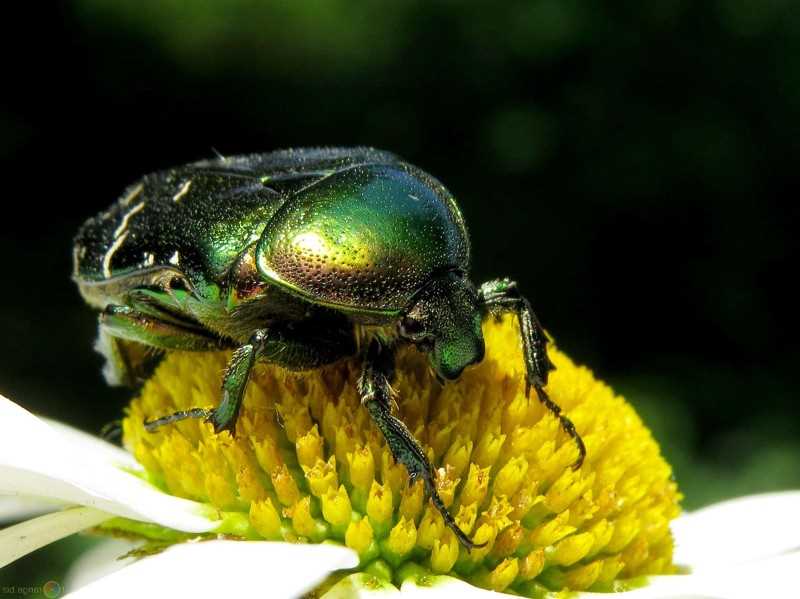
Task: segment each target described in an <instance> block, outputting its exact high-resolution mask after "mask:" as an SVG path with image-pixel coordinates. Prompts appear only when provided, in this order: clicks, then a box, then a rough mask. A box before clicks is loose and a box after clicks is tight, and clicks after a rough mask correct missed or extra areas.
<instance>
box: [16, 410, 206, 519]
mask: <svg viewBox="0 0 800 599" xmlns="http://www.w3.org/2000/svg"><path fill="white" fill-rule="evenodd" d="M0 426H1V427H2V428H1V429H0V493H3V494H12V495H33V496H38V497H49V498H51V499H56V500H60V501H63V502H65V503H73V504H80V505H87V506H90V507H94V508H97V509H99V510H102V511H105V512H109V513H111V514H115V515H118V516H124V517H127V518H133V519H135V520H143V521H146V522H155V523H157V524H160V525H162V526H166V527H169V528H174V529H177V530H183V531H187V532H206V531H209V530H212V529H214V527H215V526H217V525H218V521H214V520H213V518H214V515H213V514H212V512H211V510H210V509H209V508H208V506H204V505H203V504H199V503H196V502H194V501H188V500H186V499H180V498H178V497H173V496H171V495H167V494H166V493H163V492H161V491H159V490H158V489H156V488H155V487H153V486H152V485H150V484H148V483H146V482H145V481H143V480H142V479H140V478H138V477H137V476H134V475H133V474H130V473H128V472H125V471H123V470H120V469H119V468H118V467H117V463H118V461H117V460H118V458H119V457H120V455H119V454H120V452H119V450H117V449H116V448H113V446H111V445H110V444H107V443H105V442H103V441H101V440H99V439H97V440H94V441H93V442H91V443H89V442H77V441H76V439H77V438H78V437H80V436H81V435H83V434H82V433H75V434H72V435H66V434H64V431H63V429H59V430H56V429H54V428H52V427H50V426H48V425H47V424H46V423H45V422H44V421H42V420H40V419H39V418H37V417H35V416H34V415H33V414H31V413H30V412H28V411H27V410H25V409H23V408H21V407H20V406H18V405H17V404H15V403H13V402H12V401H10V400H8V399H6V398H4V397H2V396H0ZM84 441H86V440H85V439H84Z"/></svg>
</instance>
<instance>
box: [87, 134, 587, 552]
mask: <svg viewBox="0 0 800 599" xmlns="http://www.w3.org/2000/svg"><path fill="white" fill-rule="evenodd" d="M469 266H470V248H469V239H468V236H467V230H466V227H465V225H464V220H463V218H462V216H461V212H460V211H459V208H458V206H457V205H456V202H455V200H454V199H453V197H452V195H451V194H450V193H449V192H448V191H447V190H446V189H445V188H444V186H443V185H442V184H441V183H439V182H438V181H437V180H436V179H434V178H433V177H432V176H430V175H429V174H427V173H425V172H424V171H422V170H420V169H418V168H417V167H415V166H412V165H410V164H408V163H406V162H404V161H402V160H401V159H399V158H398V157H397V156H395V155H393V154H391V153H388V152H382V151H378V150H374V149H369V148H328V149H299V150H285V151H278V152H272V153H268V154H252V155H247V156H236V157H227V158H223V157H220V158H218V159H215V160H209V161H203V162H197V163H193V164H188V165H186V166H181V167H177V168H173V169H169V170H166V171H162V172H158V173H153V174H150V175H146V176H145V177H143V178H142V179H141V180H140V181H139V182H137V183H136V184H135V185H133V186H131V187H129V188H128V189H127V190H126V191H125V192H124V194H123V195H122V197H121V198H120V199H119V200H118V201H117V202H116V203H115V204H114V205H113V206H112V207H111V208H110V209H109V210H107V211H106V212H103V213H101V214H99V215H98V216H96V217H94V218H91V219H89V220H88V221H86V223H85V224H84V225H83V227H82V228H81V229H80V231H79V233H78V235H77V238H76V240H75V246H74V278H75V280H76V282H77V283H78V287H79V289H80V292H81V294H82V296H83V297H84V299H85V300H86V301H87V302H88V303H89V304H90V305H92V306H94V307H96V308H98V309H99V310H101V313H100V325H99V338H98V344H97V347H98V350H99V351H101V353H103V355H104V356H105V357H106V361H107V362H106V368H105V375H106V379H107V380H108V381H109V383H111V384H124V385H135V384H137V383H139V382H140V381H141V380H143V379H144V378H146V377H147V376H148V375H149V373H150V372H151V370H152V368H153V366H154V364H155V362H156V360H157V359H158V352H152V351H146V349H147V348H157V349H159V350H184V351H210V350H217V349H221V348H233V349H235V351H234V353H233V357H232V358H231V361H230V363H229V365H228V368H227V371H226V373H225V375H224V377H223V382H222V397H221V401H220V404H219V406H218V407H216V408H213V409H206V408H196V409H192V410H186V411H182V412H176V413H174V414H169V415H165V416H164V417H162V418H158V419H156V420H152V421H149V422H147V423H146V427H147V429H148V430H150V431H154V430H156V429H157V428H159V427H161V426H164V425H167V424H170V423H173V422H176V421H179V420H182V419H186V418H204V419H206V420H207V421H208V422H210V423H211V424H212V425H213V427H214V430H215V431H216V432H221V431H226V430H227V431H229V432H230V433H231V434H234V432H235V426H236V419H237V415H238V413H239V408H240V406H241V403H242V400H243V398H244V391H245V388H246V386H247V381H248V378H249V375H250V371H251V369H252V368H253V365H254V364H255V363H256V361H258V360H266V361H269V362H272V363H274V364H278V365H280V366H283V367H285V368H288V369H292V370H308V369H312V368H317V367H319V366H322V365H325V364H330V363H332V362H335V361H337V360H340V359H342V358H345V357H350V356H354V355H359V356H361V359H362V364H363V366H362V373H361V377H360V379H359V392H360V394H361V399H362V403H363V405H364V406H365V407H366V408H367V410H368V411H369V414H370V416H371V417H372V419H373V421H374V422H375V424H376V425H377V426H378V428H379V429H380V430H381V432H382V433H383V435H384V437H385V438H386V442H387V444H388V446H389V448H390V449H391V451H392V454H393V456H394V458H395V460H396V461H397V462H399V463H401V464H403V465H405V467H406V468H407V470H408V473H409V477H410V478H411V479H412V481H413V480H415V479H417V478H420V479H422V481H423V483H424V485H425V492H426V494H427V495H428V496H429V497H430V498H431V500H432V501H433V503H434V505H435V506H436V507H437V509H438V510H439V511H440V512H441V514H442V517H443V518H444V520H445V522H446V524H447V525H448V526H449V527H450V528H451V529H452V530H453V532H454V533H455V534H456V536H457V537H458V539H459V541H460V542H461V543H462V544H464V545H465V546H466V547H467V548H472V547H475V546H476V545H475V544H474V543H473V542H472V541H471V540H470V539H469V538H468V537H467V536H466V535H465V534H464V533H463V531H461V530H460V528H459V527H458V525H457V524H456V522H455V520H454V519H453V517H452V516H451V515H450V513H449V512H448V511H447V509H446V508H445V506H444V504H443V503H442V500H441V498H440V497H439V495H438V493H437V491H436V487H435V485H434V472H433V469H432V467H431V464H430V462H429V460H428V458H427V456H426V455H425V453H424V451H423V450H422V448H421V447H420V445H419V443H418V442H417V441H416V440H415V439H414V437H413V435H412V434H411V433H410V432H409V430H408V429H407V428H406V426H405V425H404V424H403V423H402V422H401V421H400V420H398V419H397V418H395V417H394V416H392V413H391V406H392V401H393V391H392V387H391V381H392V377H393V370H394V353H395V350H396V348H397V347H398V346H400V345H401V344H412V345H414V346H415V347H416V348H417V349H419V350H420V351H422V352H425V353H427V355H428V358H429V362H430V366H431V368H432V369H433V371H434V373H435V374H436V376H437V378H438V379H439V380H440V381H442V382H444V381H446V380H453V379H457V378H458V377H459V376H460V374H461V372H462V371H463V370H464V368H466V367H467V366H469V365H470V364H475V363H477V362H480V361H481V360H482V359H483V356H484V341H483V334H482V330H481V322H482V320H483V319H484V318H486V317H487V316H489V315H498V314H500V313H502V312H505V311H513V312H515V313H516V314H517V316H518V319H519V326H520V335H521V339H522V346H523V350H524V359H525V367H526V393H529V392H530V388H531V387H533V388H534V389H535V390H536V393H537V396H538V398H539V400H540V401H541V402H542V403H543V404H544V405H545V406H546V407H547V409H549V410H550V411H551V412H552V413H553V414H554V415H555V416H556V417H558V419H559V421H560V423H561V426H562V428H563V429H564V431H566V432H567V433H568V434H569V435H570V436H571V437H572V438H573V439H574V441H575V443H576V444H577V446H578V459H577V461H576V463H575V464H574V467H575V468H578V467H580V465H581V463H582V461H583V458H584V456H585V453H586V450H585V448H584V445H583V442H582V440H581V438H580V436H579V435H578V433H577V432H576V430H575V427H574V426H573V424H572V422H571V421H570V420H569V419H568V418H567V417H566V416H564V415H563V414H562V413H561V409H560V408H559V406H558V405H556V404H555V403H554V402H553V401H552V400H550V398H549V397H548V395H547V393H546V392H545V389H544V388H545V386H546V385H547V378H548V373H549V371H550V370H551V369H552V368H553V366H552V364H551V362H550V360H549V359H548V357H547V339H546V336H545V334H544V331H543V330H542V328H541V326H540V324H539V322H538V320H537V319H536V316H535V314H534V313H533V310H532V309H531V306H530V303H529V302H528V300H527V299H525V297H524V296H523V295H521V293H520V292H519V290H518V289H517V286H516V284H515V283H514V282H513V281H510V280H509V279H496V280H492V281H488V282H486V283H484V284H483V285H481V286H480V287H476V286H475V285H473V283H472V282H471V281H470V279H469Z"/></svg>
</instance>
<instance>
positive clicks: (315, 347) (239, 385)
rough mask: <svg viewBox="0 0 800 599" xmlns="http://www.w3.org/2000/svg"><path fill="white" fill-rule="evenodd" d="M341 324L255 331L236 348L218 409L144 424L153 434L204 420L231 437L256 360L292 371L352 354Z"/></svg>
mask: <svg viewBox="0 0 800 599" xmlns="http://www.w3.org/2000/svg"><path fill="white" fill-rule="evenodd" d="M342 324H343V323H341V322H334V323H330V322H327V321H326V322H325V323H320V322H319V321H316V320H313V319H311V320H309V321H307V322H302V323H294V325H293V326H292V327H291V329H290V328H287V327H280V326H275V327H272V328H269V329H266V328H265V329H258V330H256V331H255V332H254V333H253V334H252V335H251V336H250V339H249V341H248V342H247V343H246V344H245V345H242V346H241V347H239V348H238V349H237V350H236V351H235V352H234V353H233V357H232V358H231V360H230V362H229V363H228V368H227V370H226V371H225V376H224V377H223V380H222V400H221V401H220V404H219V406H218V407H216V408H213V409H208V408H193V409H191V410H183V411H180V412H175V413H174V414H169V415H167V416H164V417H162V418H158V419H156V420H151V421H148V422H145V428H146V429H147V430H148V431H150V432H153V431H155V430H156V429H158V428H159V427H161V426H164V425H166V424H172V423H173V422H179V421H181V420H185V419H187V418H204V419H206V421H208V422H210V423H211V424H212V425H213V426H214V432H216V433H219V432H222V431H225V430H227V431H229V432H230V433H231V434H233V433H234V430H235V428H236V421H237V419H238V416H239V410H240V409H241V406H242V401H244V394H245V390H246V388H247V382H248V380H249V379H250V373H251V371H252V369H253V366H255V364H256V362H257V361H258V360H259V359H264V360H266V361H269V362H271V363H274V364H279V365H281V366H284V367H286V368H290V369H294V370H308V369H310V368H316V367H318V366H322V365H324V364H329V363H331V362H334V361H336V360H337V359H339V358H342V357H344V356H349V355H352V354H353V353H354V352H355V349H356V344H355V338H354V337H353V331H352V327H347V326H342Z"/></svg>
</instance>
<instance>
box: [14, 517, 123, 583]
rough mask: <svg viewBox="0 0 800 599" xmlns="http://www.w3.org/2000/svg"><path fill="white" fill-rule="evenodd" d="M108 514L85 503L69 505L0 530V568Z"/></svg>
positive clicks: (82, 528)
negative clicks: (84, 504) (64, 508)
mask: <svg viewBox="0 0 800 599" xmlns="http://www.w3.org/2000/svg"><path fill="white" fill-rule="evenodd" d="M108 518H109V514H107V513H105V512H101V511H99V510H95V509H92V508H89V507H73V508H68V509H66V510H63V511H61V512H54V513H52V514H46V515H44V516H39V517H38V518H34V519H32V520H27V521H25V522H20V523H19V524H15V525H14V526H9V527H7V528H4V529H3V530H0V568H3V567H4V566H6V565H8V564H10V563H11V562H13V561H14V560H15V559H18V558H20V557H22V556H23V555H27V554H28V553H30V552H31V551H36V550H37V549H39V548H40V547H44V546H45V545H49V544H50V543H52V542H53V541H58V540H59V539H63V538H64V537H68V536H69V535H71V534H75V533H76V532H79V531H81V530H84V529H85V528H89V527H91V526H96V525H98V524H100V523H101V522H103V521H104V520H108Z"/></svg>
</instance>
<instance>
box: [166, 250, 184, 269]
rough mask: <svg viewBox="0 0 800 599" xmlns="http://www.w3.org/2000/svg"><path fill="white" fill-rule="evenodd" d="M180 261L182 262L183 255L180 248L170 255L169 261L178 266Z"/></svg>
mask: <svg viewBox="0 0 800 599" xmlns="http://www.w3.org/2000/svg"><path fill="white" fill-rule="evenodd" d="M180 262H181V255H180V254H179V253H178V250H175V253H174V254H172V256H170V257H169V263H170V264H172V265H174V266H178V264H180Z"/></svg>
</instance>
